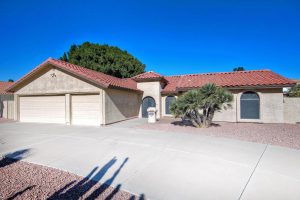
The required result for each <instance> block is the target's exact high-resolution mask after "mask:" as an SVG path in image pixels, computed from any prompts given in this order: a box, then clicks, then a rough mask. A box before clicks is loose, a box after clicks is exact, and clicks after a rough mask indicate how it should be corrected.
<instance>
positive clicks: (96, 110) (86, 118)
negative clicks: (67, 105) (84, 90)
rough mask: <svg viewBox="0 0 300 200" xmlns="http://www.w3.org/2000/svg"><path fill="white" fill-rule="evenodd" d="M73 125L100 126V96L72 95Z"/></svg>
mask: <svg viewBox="0 0 300 200" xmlns="http://www.w3.org/2000/svg"><path fill="white" fill-rule="evenodd" d="M71 104H72V124H77V125H100V96H99V95H72V103H71Z"/></svg>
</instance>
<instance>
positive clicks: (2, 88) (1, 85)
mask: <svg viewBox="0 0 300 200" xmlns="http://www.w3.org/2000/svg"><path fill="white" fill-rule="evenodd" d="M13 84H14V83H13V82H3V81H0V94H9V92H6V89H7V88H9V87H10V86H12V85H13Z"/></svg>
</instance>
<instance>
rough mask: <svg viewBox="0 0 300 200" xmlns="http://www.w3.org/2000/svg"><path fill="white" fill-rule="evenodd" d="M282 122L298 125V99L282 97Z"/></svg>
mask: <svg viewBox="0 0 300 200" xmlns="http://www.w3.org/2000/svg"><path fill="white" fill-rule="evenodd" d="M283 101H284V104H283V106H284V122H285V123H300V97H284V99H283Z"/></svg>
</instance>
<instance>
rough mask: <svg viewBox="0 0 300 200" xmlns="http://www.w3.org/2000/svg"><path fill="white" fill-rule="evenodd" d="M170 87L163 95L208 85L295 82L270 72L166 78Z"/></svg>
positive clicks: (239, 72)
mask: <svg viewBox="0 0 300 200" xmlns="http://www.w3.org/2000/svg"><path fill="white" fill-rule="evenodd" d="M165 79H166V80H168V82H169V83H168V85H167V86H166V87H165V88H164V89H163V90H162V92H163V93H168V92H175V91H181V90H187V89H192V88H198V87H201V86H203V85H204V84H206V83H215V84H217V85H219V86H222V87H257V86H280V87H281V86H291V85H294V84H295V82H294V81H292V80H290V79H287V78H284V77H283V76H280V75H278V74H276V73H274V72H272V71H270V70H253V71H238V72H224V73H208V74H190V75H181V76H165Z"/></svg>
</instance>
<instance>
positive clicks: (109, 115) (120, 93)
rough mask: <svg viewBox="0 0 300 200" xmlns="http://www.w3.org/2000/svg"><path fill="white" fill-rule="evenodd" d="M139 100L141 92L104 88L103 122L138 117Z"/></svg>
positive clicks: (108, 122) (107, 122) (140, 99)
mask: <svg viewBox="0 0 300 200" xmlns="http://www.w3.org/2000/svg"><path fill="white" fill-rule="evenodd" d="M141 101H142V94H141V93H137V92H133V91H126V90H118V89H106V90H105V108H104V110H105V117H104V118H105V119H104V121H105V124H110V123H114V122H118V121H122V120H125V119H128V118H133V117H138V115H139V110H140V105H141Z"/></svg>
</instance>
